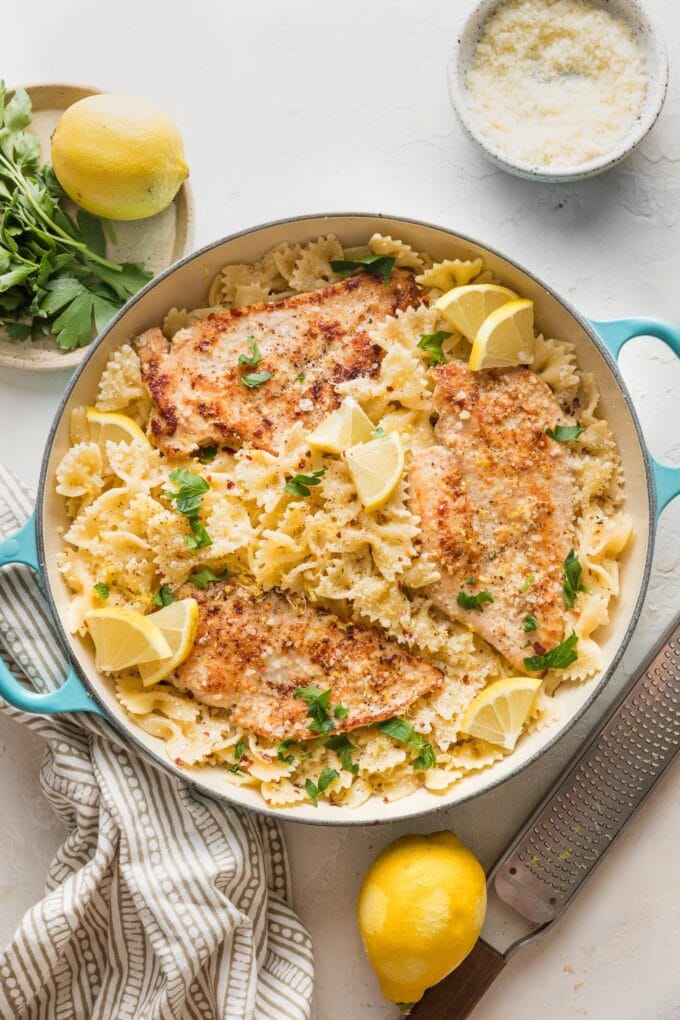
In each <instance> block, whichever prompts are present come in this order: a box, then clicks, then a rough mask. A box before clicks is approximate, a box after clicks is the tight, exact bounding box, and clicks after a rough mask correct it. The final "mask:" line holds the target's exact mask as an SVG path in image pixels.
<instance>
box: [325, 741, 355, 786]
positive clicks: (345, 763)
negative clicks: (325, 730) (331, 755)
mask: <svg viewBox="0 0 680 1020" xmlns="http://www.w3.org/2000/svg"><path fill="white" fill-rule="evenodd" d="M326 747H328V748H330V750H331V751H335V753H336V754H338V755H340V762H341V764H342V767H343V769H344V770H345V772H351V773H352V775H353V776H356V774H357V772H358V771H359V766H358V765H357V764H356V762H353V761H352V751H356V749H357V745H356V744H353V743H352V741H351V740H350V739H349V737H348V736H347V734H346V733H338V734H336V736H334V737H330V738H329V739H328V740H327V741H326Z"/></svg>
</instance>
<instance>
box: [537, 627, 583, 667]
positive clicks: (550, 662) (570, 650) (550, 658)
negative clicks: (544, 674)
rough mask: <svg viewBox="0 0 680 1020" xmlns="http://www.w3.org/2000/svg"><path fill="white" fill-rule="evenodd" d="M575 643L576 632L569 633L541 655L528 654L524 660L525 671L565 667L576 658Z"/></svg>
mask: <svg viewBox="0 0 680 1020" xmlns="http://www.w3.org/2000/svg"><path fill="white" fill-rule="evenodd" d="M577 644H578V637H577V636H576V634H571V635H570V636H569V637H568V638H566V639H565V640H564V641H563V642H562V644H561V645H556V646H555V648H551V649H550V651H549V652H544V654H543V655H531V656H529V658H528V659H525V660H524V668H525V669H526V671H527V673H538V672H540V671H541V670H543V669H566V667H567V666H571V664H572V662H576V660H577V659H578V653H577V652H576V645H577Z"/></svg>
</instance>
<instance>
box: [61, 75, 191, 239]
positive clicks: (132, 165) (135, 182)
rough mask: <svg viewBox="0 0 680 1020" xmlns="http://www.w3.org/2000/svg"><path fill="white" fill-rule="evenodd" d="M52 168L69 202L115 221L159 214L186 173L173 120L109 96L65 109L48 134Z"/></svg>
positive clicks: (152, 108)
mask: <svg viewBox="0 0 680 1020" xmlns="http://www.w3.org/2000/svg"><path fill="white" fill-rule="evenodd" d="M52 165H53V167H54V172H55V173H56V175H57V179H58V180H59V183H60V184H61V186H62V188H63V189H64V191H65V192H66V194H67V195H68V196H69V198H72V199H73V201H74V202H77V204H78V205H80V206H82V207H83V209H87V211H88V212H91V213H94V214H95V215H96V216H105V217H107V218H109V219H116V220H140V219H144V218H145V217H146V216H153V215H154V214H155V213H158V212H161V210H162V209H165V208H166V206H168V205H170V203H171V202H172V200H173V198H174V197H175V195H176V194H177V191H178V189H179V187H180V185H181V183H182V181H183V180H185V178H186V177H188V175H189V170H188V168H187V165H186V163H185V162H184V148H183V145H182V137H181V135H180V133H179V130H178V128H177V125H176V124H175V123H174V121H173V120H171V118H170V117H168V115H167V114H165V113H163V111H162V110H159V109H158V107H157V106H154V105H153V103H148V102H146V100H144V99H135V98H134V96H119V95H114V94H112V93H104V94H102V95H97V96H88V97H87V98H86V99H81V100H79V101H78V102H77V103H74V104H73V105H72V106H69V107H68V109H67V110H65V111H64V113H63V114H62V115H61V117H60V118H59V120H58V122H57V125H56V127H55V129H54V133H53V135H52Z"/></svg>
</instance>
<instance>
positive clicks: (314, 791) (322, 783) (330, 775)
mask: <svg viewBox="0 0 680 1020" xmlns="http://www.w3.org/2000/svg"><path fill="white" fill-rule="evenodd" d="M339 775H340V773H339V772H336V771H335V769H324V770H323V772H322V773H321V775H320V776H319V782H318V783H313V782H312V780H311V779H307V780H306V782H305V791H306V793H307V795H308V797H309V799H310V800H311V802H312V804H313V805H314V807H317V800H318V798H319V796H320V794H322V793H323V792H324V790H327V789H328V787H329V786H330V785H331V783H332V782H333V780H334V779H338V778H339Z"/></svg>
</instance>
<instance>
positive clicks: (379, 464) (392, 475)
mask: <svg viewBox="0 0 680 1020" xmlns="http://www.w3.org/2000/svg"><path fill="white" fill-rule="evenodd" d="M345 457H346V458H347V467H348V468H349V473H350V475H351V476H352V481H353V482H354V485H355V486H356V490H357V495H358V496H359V499H360V500H361V502H362V503H363V504H364V506H365V507H366V509H367V510H376V509H377V508H378V507H379V506H382V505H383V503H386V502H387V500H388V499H389V498H390V496H391V495H392V493H393V492H394V490H395V488H396V487H397V485H398V484H399V480H400V478H401V476H402V474H403V471H404V450H403V448H402V445H401V440H400V439H399V435H398V433H396V432H390V433H389V434H388V435H386V436H384V437H380V439H372V440H371V441H370V443H361V444H359V446H350V448H349V449H348V450H346V451H345Z"/></svg>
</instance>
